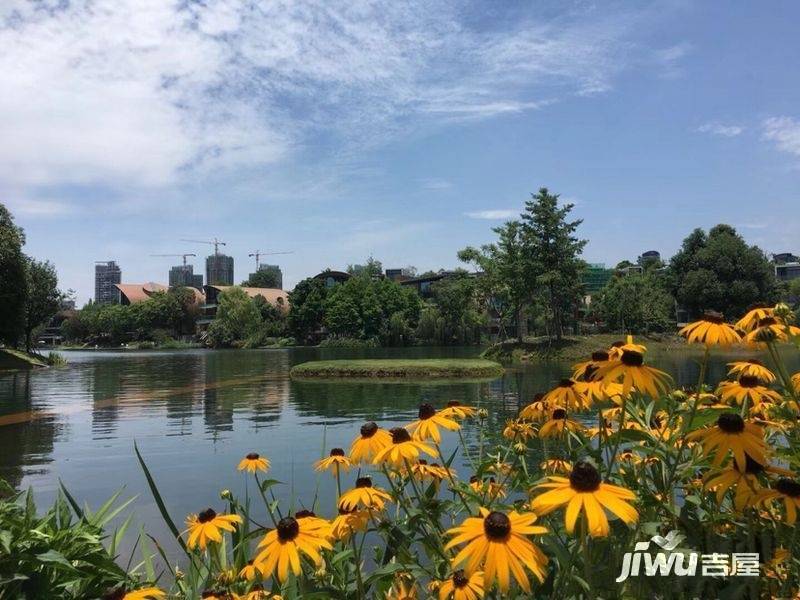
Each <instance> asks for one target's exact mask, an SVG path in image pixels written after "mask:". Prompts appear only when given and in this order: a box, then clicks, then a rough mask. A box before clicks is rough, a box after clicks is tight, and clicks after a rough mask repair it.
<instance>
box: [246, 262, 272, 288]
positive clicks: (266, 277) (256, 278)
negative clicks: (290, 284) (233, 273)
mask: <svg viewBox="0 0 800 600" xmlns="http://www.w3.org/2000/svg"><path fill="white" fill-rule="evenodd" d="M280 281H281V275H280V271H279V270H278V267H276V266H274V265H269V266H267V267H265V268H263V269H259V270H258V271H256V272H255V273H250V277H248V278H247V279H246V280H245V281H243V282H242V285H243V286H245V287H257V288H279V287H280Z"/></svg>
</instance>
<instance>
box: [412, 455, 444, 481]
mask: <svg viewBox="0 0 800 600" xmlns="http://www.w3.org/2000/svg"><path fill="white" fill-rule="evenodd" d="M411 473H412V474H413V475H414V477H416V478H417V479H419V480H425V479H433V480H435V481H436V482H439V481H441V480H442V479H445V478H451V477H452V478H454V477H455V473H454V472H453V470H452V469H446V468H445V467H443V466H441V465H440V464H438V463H433V464H428V461H427V460H424V459H420V460H419V462H418V463H416V464H414V465H411Z"/></svg>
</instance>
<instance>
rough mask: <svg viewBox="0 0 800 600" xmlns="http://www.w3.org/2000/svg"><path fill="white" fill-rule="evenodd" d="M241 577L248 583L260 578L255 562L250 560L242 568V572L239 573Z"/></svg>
mask: <svg viewBox="0 0 800 600" xmlns="http://www.w3.org/2000/svg"><path fill="white" fill-rule="evenodd" d="M239 577H241V578H242V579H246V580H247V581H253V580H254V579H255V578H256V577H258V569H257V568H256V565H255V562H254V561H252V560H248V561H247V564H246V565H245V566H244V567H242V570H241V571H239Z"/></svg>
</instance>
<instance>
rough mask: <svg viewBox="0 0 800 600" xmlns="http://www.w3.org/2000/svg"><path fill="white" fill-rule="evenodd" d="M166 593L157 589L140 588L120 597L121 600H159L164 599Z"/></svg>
mask: <svg viewBox="0 0 800 600" xmlns="http://www.w3.org/2000/svg"><path fill="white" fill-rule="evenodd" d="M166 597H167V593H166V592H163V591H161V590H160V589H158V588H157V587H147V588H140V589H138V590H133V591H131V592H128V593H127V594H125V595H124V596H122V600H160V599H161V598H166Z"/></svg>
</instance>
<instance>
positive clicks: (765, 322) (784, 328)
mask: <svg viewBox="0 0 800 600" xmlns="http://www.w3.org/2000/svg"><path fill="white" fill-rule="evenodd" d="M796 336H800V327H796V326H795V325H790V324H789V323H786V322H785V321H783V320H782V319H779V318H777V317H767V318H766V319H760V320H759V321H758V323H757V324H756V327H755V329H753V330H752V331H750V332H749V333H748V334H747V335H746V336H745V338H744V339H745V341H747V342H748V343H750V344H756V345H758V344H762V343H766V342H787V341H789V338H790V337H796Z"/></svg>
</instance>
